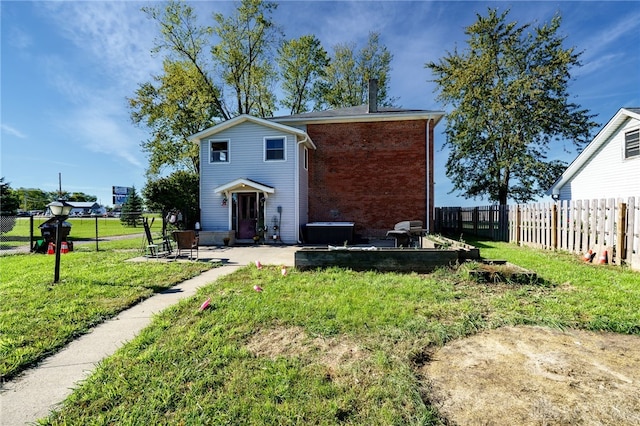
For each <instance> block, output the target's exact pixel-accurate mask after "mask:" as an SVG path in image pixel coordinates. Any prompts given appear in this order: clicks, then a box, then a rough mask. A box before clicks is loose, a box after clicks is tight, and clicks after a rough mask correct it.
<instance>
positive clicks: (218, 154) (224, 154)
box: [209, 141, 229, 163]
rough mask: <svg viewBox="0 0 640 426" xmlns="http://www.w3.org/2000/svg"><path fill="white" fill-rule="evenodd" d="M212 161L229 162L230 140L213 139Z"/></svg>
mask: <svg viewBox="0 0 640 426" xmlns="http://www.w3.org/2000/svg"><path fill="white" fill-rule="evenodd" d="M210 143H211V145H210V147H211V148H210V152H211V154H210V157H209V158H210V160H209V161H210V162H211V163H228V162H229V141H211V142H210Z"/></svg>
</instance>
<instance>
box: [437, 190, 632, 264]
mask: <svg viewBox="0 0 640 426" xmlns="http://www.w3.org/2000/svg"><path fill="white" fill-rule="evenodd" d="M435 210H436V217H435V221H434V222H435V223H436V232H440V233H443V234H444V233H446V234H449V235H452V236H455V237H456V238H459V237H460V236H461V235H463V234H466V235H477V236H484V237H490V238H493V239H494V240H498V241H510V242H513V243H516V244H519V245H523V246H529V247H535V248H541V249H546V250H554V249H560V250H565V251H568V252H571V253H576V254H584V253H587V252H588V251H589V250H593V251H594V253H595V255H596V258H595V259H594V261H596V262H597V261H598V258H599V257H600V256H601V255H602V252H603V251H604V250H607V252H608V253H607V254H608V258H609V262H610V263H614V264H617V265H620V264H622V263H626V264H628V265H630V266H631V267H632V268H633V269H638V270H640V197H631V198H628V199H613V198H609V199H601V200H570V201H561V202H559V203H555V204H554V203H532V204H518V205H512V206H488V207H445V208H437V209H435Z"/></svg>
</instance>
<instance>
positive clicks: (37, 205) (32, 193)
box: [15, 188, 58, 211]
mask: <svg viewBox="0 0 640 426" xmlns="http://www.w3.org/2000/svg"><path fill="white" fill-rule="evenodd" d="M15 191H16V194H17V195H18V199H19V200H20V207H21V208H22V210H24V211H30V210H41V211H44V210H45V209H46V208H47V204H49V203H50V202H51V201H53V200H56V199H57V198H58V193H57V192H55V193H51V192H45V191H43V190H41V189H37V188H18V189H16V190H15Z"/></svg>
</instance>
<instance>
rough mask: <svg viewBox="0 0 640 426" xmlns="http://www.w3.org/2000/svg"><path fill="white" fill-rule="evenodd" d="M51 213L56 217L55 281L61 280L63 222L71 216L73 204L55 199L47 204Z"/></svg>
mask: <svg viewBox="0 0 640 426" xmlns="http://www.w3.org/2000/svg"><path fill="white" fill-rule="evenodd" d="M47 207H49V210H50V211H51V213H52V214H53V215H54V216H55V217H56V221H57V222H58V223H57V225H56V269H55V273H54V275H53V283H54V284H55V283H57V282H58V281H59V280H60V246H61V245H62V222H64V220H65V219H66V218H67V217H69V213H71V209H72V208H73V206H72V205H71V204H69V203H67V202H66V201H64V200H58V201H54V202H52V203H49V204H48V205H47Z"/></svg>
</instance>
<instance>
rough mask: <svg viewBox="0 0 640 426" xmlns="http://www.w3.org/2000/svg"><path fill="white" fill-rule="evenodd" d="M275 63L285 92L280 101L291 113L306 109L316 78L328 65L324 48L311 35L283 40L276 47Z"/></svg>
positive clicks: (316, 85) (315, 87) (307, 109)
mask: <svg viewBox="0 0 640 426" xmlns="http://www.w3.org/2000/svg"><path fill="white" fill-rule="evenodd" d="M278 65H279V66H280V73H281V76H282V90H283V92H284V94H285V97H284V99H282V100H281V101H280V104H281V105H282V106H284V107H286V108H289V110H290V113H291V114H300V113H303V112H307V111H309V103H310V102H311V101H312V100H313V99H314V93H315V91H317V90H318V82H319V79H320V78H321V77H322V76H324V73H325V68H326V67H327V66H328V65H329V57H328V54H327V51H326V50H324V48H323V47H322V44H321V43H320V40H318V39H317V38H316V36H314V35H303V36H302V37H300V38H298V39H293V40H289V41H286V42H285V43H283V44H282V46H280V49H278Z"/></svg>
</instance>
